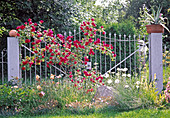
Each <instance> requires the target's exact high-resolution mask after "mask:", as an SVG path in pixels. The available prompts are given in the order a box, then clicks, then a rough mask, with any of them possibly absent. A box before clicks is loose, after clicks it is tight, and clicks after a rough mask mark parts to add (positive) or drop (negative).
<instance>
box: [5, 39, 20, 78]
mask: <svg viewBox="0 0 170 118" xmlns="http://www.w3.org/2000/svg"><path fill="white" fill-rule="evenodd" d="M7 50H8V54H7V55H8V81H10V80H11V79H13V78H15V77H18V78H19V77H20V76H19V75H20V74H19V70H20V67H19V43H18V39H17V38H15V37H8V38H7Z"/></svg>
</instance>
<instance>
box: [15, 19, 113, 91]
mask: <svg viewBox="0 0 170 118" xmlns="http://www.w3.org/2000/svg"><path fill="white" fill-rule="evenodd" d="M43 22H44V21H42V20H41V21H39V23H33V22H32V20H31V19H28V22H25V24H24V25H21V26H18V27H17V28H16V29H17V30H18V33H17V36H18V37H19V43H20V45H21V46H23V45H26V46H28V44H31V48H30V49H29V50H30V51H31V52H32V55H31V57H29V56H26V57H25V58H24V59H23V60H22V62H21V66H22V70H26V69H27V70H29V68H31V67H32V66H33V65H34V64H36V65H40V63H46V66H47V67H48V68H50V66H54V65H57V66H60V67H61V70H60V71H61V72H62V73H63V74H64V75H65V77H66V78H70V80H71V82H72V83H73V84H74V87H77V88H78V90H80V89H82V88H84V85H85V84H86V83H89V84H90V85H92V86H93V87H94V86H95V85H96V84H103V81H102V80H103V77H102V76H101V74H100V73H99V72H97V71H96V70H97V69H91V70H87V69H86V65H87V62H88V61H89V56H93V55H94V54H95V50H97V51H99V52H101V53H102V54H106V55H109V56H110V58H111V59H112V60H114V58H115V57H116V54H115V53H114V51H112V50H113V46H112V45H111V44H110V45H109V44H106V42H104V41H101V40H100V39H99V38H97V40H95V39H94V36H95V35H96V34H97V33H98V32H102V34H103V35H104V34H105V31H104V28H103V26H101V27H100V29H96V24H95V19H93V18H92V19H91V21H86V22H85V21H84V22H83V23H82V24H81V26H80V29H81V33H83V34H84V38H82V40H76V39H75V37H74V36H67V37H65V36H63V35H62V34H57V35H55V34H54V33H53V30H52V29H47V30H44V27H43V26H42V24H43ZM73 39H74V40H73ZM41 44H45V46H42V45H41ZM55 76H56V75H55ZM92 86H89V85H88V86H86V87H85V88H84V89H86V93H88V92H91V91H93V88H92Z"/></svg>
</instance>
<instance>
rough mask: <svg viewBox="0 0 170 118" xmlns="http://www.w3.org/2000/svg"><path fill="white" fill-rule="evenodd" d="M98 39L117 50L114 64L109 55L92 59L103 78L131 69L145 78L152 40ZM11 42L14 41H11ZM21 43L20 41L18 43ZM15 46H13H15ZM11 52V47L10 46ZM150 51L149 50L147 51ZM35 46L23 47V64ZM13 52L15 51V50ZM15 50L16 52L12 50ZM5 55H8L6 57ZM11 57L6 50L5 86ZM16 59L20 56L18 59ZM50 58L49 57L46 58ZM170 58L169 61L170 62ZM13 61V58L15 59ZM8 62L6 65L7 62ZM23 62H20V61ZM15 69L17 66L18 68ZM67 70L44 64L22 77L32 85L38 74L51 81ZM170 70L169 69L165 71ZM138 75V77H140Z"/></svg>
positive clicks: (78, 36) (91, 65) (77, 36)
mask: <svg viewBox="0 0 170 118" xmlns="http://www.w3.org/2000/svg"><path fill="white" fill-rule="evenodd" d="M67 34H68V35H73V36H74V38H73V39H74V40H79V41H80V40H81V39H82V38H84V36H83V35H82V33H81V32H80V31H79V32H78V33H76V30H74V33H71V32H69V33H64V36H65V37H66V36H67ZM97 38H99V39H100V40H101V41H105V42H107V43H108V44H112V45H113V46H114V51H115V52H116V55H117V56H116V58H115V61H112V60H111V59H110V58H109V57H108V56H107V55H105V54H102V53H101V52H99V51H95V55H94V57H90V56H89V57H90V62H89V63H88V65H89V67H88V68H87V69H90V68H94V63H98V71H99V72H100V73H101V74H105V73H106V72H108V71H113V72H115V73H116V72H117V68H128V71H127V74H130V75H133V76H134V77H135V78H136V77H140V76H141V71H142V70H143V71H145V74H146V69H144V67H145V65H146V63H149V53H148V52H149V51H147V50H148V49H150V47H151V46H149V43H146V42H148V40H149V38H148V37H146V36H143V37H142V36H140V35H139V36H135V35H134V36H126V35H123V36H122V35H116V34H111V33H109V35H107V34H105V35H104V36H101V33H100V34H99V35H95V37H94V40H95V41H96V40H97ZM9 40H11V39H9ZM15 42H17V40H16V41H15ZM12 45H13V43H12ZM44 46H46V42H43V43H42V44H41V47H44ZM9 47H10V48H11V46H9ZM147 47H149V48H147ZM30 48H31V43H29V44H28V45H22V47H19V50H20V52H18V54H20V62H21V60H22V59H23V58H24V57H26V56H29V57H31V56H32V55H33V54H32V52H31V50H30ZM11 49H12V48H11ZM12 50H13V49H12ZM163 51H164V52H165V51H167V50H166V46H165V47H164V48H163ZM4 53H5V54H4ZM165 53H166V54H165V55H164V62H165V64H164V66H165V68H166V67H167V61H166V59H169V57H168V54H169V52H165ZM4 56H7V55H6V50H3V51H2V52H1V69H2V72H1V73H0V74H1V77H2V79H1V80H2V81H1V83H2V84H4V83H5V82H6V81H7V80H8V78H9V77H8V78H7V74H8V72H7V57H4ZM14 56H16V55H14ZM45 56H46V55H45ZM167 57H168V58H167ZM11 58H12V60H13V57H11ZM4 59H5V61H4ZM18 61H19V60H18ZM5 64H6V66H4V65H5ZM8 65H9V64H8ZM14 67H15V66H14ZM65 69H66V68H61V67H60V66H58V65H56V64H55V65H53V66H52V67H50V68H49V69H48V68H47V67H46V63H40V65H36V64H35V65H34V66H33V67H32V68H31V69H30V70H29V71H21V70H20V76H21V77H22V78H23V79H24V81H25V83H30V84H31V83H32V82H34V81H35V76H36V75H37V74H38V75H40V77H41V78H45V79H47V78H48V77H49V76H50V75H51V74H55V75H61V74H62V73H63V72H62V71H64V70H65ZM165 70H166V69H165ZM136 73H137V74H136ZM165 76H167V72H166V71H165Z"/></svg>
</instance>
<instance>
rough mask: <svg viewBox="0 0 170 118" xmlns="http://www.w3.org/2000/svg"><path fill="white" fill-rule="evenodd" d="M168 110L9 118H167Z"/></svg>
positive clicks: (109, 111) (62, 112)
mask: <svg viewBox="0 0 170 118" xmlns="http://www.w3.org/2000/svg"><path fill="white" fill-rule="evenodd" d="M168 116H170V110H169V109H167V110H157V109H137V110H133V111H123V112H118V111H114V110H103V111H100V112H95V113H90V114H84V115H81V114H71V113H69V112H67V111H60V113H59V111H58V113H57V115H55V114H52V115H50V114H45V115H40V116H13V117H9V118H168Z"/></svg>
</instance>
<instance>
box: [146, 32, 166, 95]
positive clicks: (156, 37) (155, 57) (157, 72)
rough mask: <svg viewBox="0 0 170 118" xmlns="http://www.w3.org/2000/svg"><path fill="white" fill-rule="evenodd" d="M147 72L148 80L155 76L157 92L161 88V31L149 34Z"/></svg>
mask: <svg viewBox="0 0 170 118" xmlns="http://www.w3.org/2000/svg"><path fill="white" fill-rule="evenodd" d="M149 45H150V47H149V52H150V54H149V58H150V59H149V74H150V80H151V81H153V80H154V78H156V80H155V81H156V82H157V85H156V88H157V91H159V93H160V92H161V91H162V89H163V64H162V33H150V34H149Z"/></svg>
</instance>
